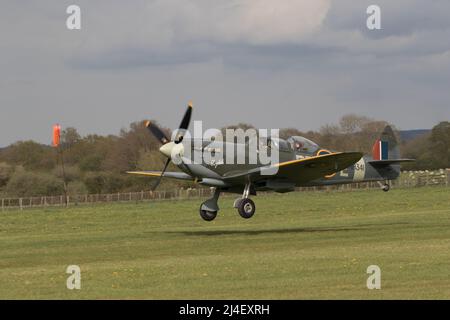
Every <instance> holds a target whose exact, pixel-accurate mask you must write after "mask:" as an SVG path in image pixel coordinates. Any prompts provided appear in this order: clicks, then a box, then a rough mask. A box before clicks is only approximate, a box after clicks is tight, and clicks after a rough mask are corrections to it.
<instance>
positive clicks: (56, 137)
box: [53, 124, 61, 148]
mask: <svg viewBox="0 0 450 320" xmlns="http://www.w3.org/2000/svg"><path fill="white" fill-rule="evenodd" d="M60 142H61V126H60V125H59V124H55V125H54V126H53V146H54V147H55V148H56V147H59V144H60Z"/></svg>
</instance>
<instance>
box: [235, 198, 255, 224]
mask: <svg viewBox="0 0 450 320" xmlns="http://www.w3.org/2000/svg"><path fill="white" fill-rule="evenodd" d="M237 209H238V212H239V215H240V216H241V217H242V218H244V219H250V218H251V217H253V215H254V214H255V210H256V206H255V203H254V202H253V201H252V199H242V200H240V201H239V203H238V205H237Z"/></svg>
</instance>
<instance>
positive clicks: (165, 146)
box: [159, 142, 175, 158]
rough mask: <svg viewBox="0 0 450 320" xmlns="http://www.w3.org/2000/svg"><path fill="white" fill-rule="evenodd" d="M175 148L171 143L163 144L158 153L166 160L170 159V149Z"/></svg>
mask: <svg viewBox="0 0 450 320" xmlns="http://www.w3.org/2000/svg"><path fill="white" fill-rule="evenodd" d="M174 146H175V143H173V142H169V143H166V144H163V145H162V146H161V148H159V151H160V152H161V153H162V154H163V155H165V156H166V157H167V158H171V157H172V149H173V147H174Z"/></svg>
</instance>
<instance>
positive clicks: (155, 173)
mask: <svg viewBox="0 0 450 320" xmlns="http://www.w3.org/2000/svg"><path fill="white" fill-rule="evenodd" d="M127 173H128V174H134V175H138V176H146V177H161V172H160V171H128V172H127ZM163 177H164V178H172V179H178V180H194V178H192V177H191V176H190V175H188V174H187V173H184V172H164V174H163Z"/></svg>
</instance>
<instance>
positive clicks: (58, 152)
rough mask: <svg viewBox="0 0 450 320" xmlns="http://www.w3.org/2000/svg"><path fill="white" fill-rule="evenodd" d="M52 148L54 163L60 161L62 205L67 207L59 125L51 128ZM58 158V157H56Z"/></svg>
mask: <svg viewBox="0 0 450 320" xmlns="http://www.w3.org/2000/svg"><path fill="white" fill-rule="evenodd" d="M53 147H54V148H55V149H56V156H57V157H56V163H57V164H58V158H59V160H60V161H61V168H62V175H63V187H64V204H65V206H66V207H67V206H68V201H67V180H66V171H65V168H64V154H63V149H62V148H61V126H60V125H59V124H55V125H54V126H53ZM58 156H59V157H58Z"/></svg>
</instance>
